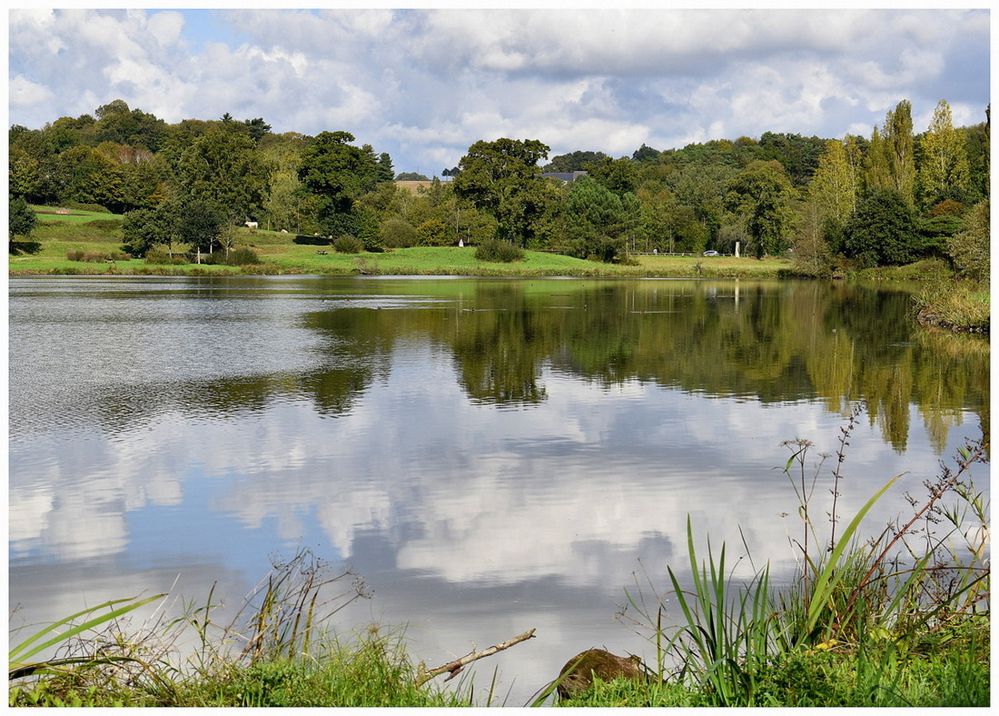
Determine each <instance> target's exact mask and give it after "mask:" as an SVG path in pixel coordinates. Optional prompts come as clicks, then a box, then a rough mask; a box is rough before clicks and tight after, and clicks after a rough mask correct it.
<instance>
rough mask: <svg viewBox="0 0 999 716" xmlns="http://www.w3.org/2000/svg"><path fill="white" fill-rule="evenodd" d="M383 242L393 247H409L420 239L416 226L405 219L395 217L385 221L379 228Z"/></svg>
mask: <svg viewBox="0 0 999 716" xmlns="http://www.w3.org/2000/svg"><path fill="white" fill-rule="evenodd" d="M379 233H380V234H381V237H382V243H383V244H384V245H385V246H386V247H388V248H392V249H408V248H409V247H410V246H416V243H417V242H418V241H419V240H420V236H419V234H418V233H417V232H416V227H415V226H413V225H412V224H410V223H409V222H408V221H406V220H405V219H400V218H398V217H393V218H391V219H388V220H386V221H384V222H383V223H382V225H381V227H380V228H379Z"/></svg>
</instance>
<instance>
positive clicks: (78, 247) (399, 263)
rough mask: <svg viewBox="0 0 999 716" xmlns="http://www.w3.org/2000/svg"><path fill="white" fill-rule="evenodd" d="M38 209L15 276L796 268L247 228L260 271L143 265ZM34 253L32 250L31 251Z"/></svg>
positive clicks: (734, 274) (112, 222)
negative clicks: (338, 241) (322, 240)
mask: <svg viewBox="0 0 999 716" xmlns="http://www.w3.org/2000/svg"><path fill="white" fill-rule="evenodd" d="M34 209H35V210H36V211H37V212H38V225H37V227H36V229H35V231H34V234H33V235H32V242H33V243H34V244H36V246H32V247H28V246H25V247H23V248H24V249H25V250H23V251H19V253H17V254H16V255H11V256H10V257H9V271H10V274H11V275H32V274H80V275H115V274H126V275H135V274H139V275H141V274H155V275H213V274H221V275H225V274H244V273H249V274H330V275H357V274H369V275H423V276H431V275H435V276H447V275H464V276H525V277H536V276H579V277H595V278H596V277H611V278H613V277H633V278H639V277H689V278H702V277H703V278H773V277H777V276H779V275H782V274H783V273H786V272H787V271H788V269H789V267H790V262H788V261H787V260H785V259H780V258H767V259H764V260H762V261H760V260H757V259H753V258H738V259H737V258H734V257H731V256H711V257H705V256H638V257H635V259H634V260H633V262H631V263H630V264H605V263H600V262H596V261H584V260H582V259H576V258H572V257H570V256H562V255H560V254H552V253H547V252H541V251H527V252H525V257H524V259H523V260H522V261H515V262H512V263H494V262H488V261H479V260H478V259H476V258H475V249H474V248H472V247H461V248H459V247H457V246H451V247H413V248H408V249H394V250H390V251H385V252H381V253H368V252H363V253H360V254H341V253H337V252H336V251H334V249H333V247H332V246H317V245H314V244H300V243H296V241H295V237H294V236H293V235H291V234H282V233H279V232H276V231H265V230H262V229H258V230H252V231H251V230H250V229H247V228H240V229H238V230H237V242H236V243H237V246H238V247H246V248H250V249H252V250H253V251H254V252H255V253H256V254H257V255H258V256H259V257H260V261H261V263H260V264H255V265H248V266H224V265H206V264H200V265H199V264H180V265H171V264H156V263H149V262H146V261H145V260H143V259H129V258H127V257H120V256H118V257H115V256H114V254H116V253H120V251H121V242H122V237H121V219H122V217H121V216H118V215H114V214H102V213H98V212H93V211H79V210H76V209H74V210H71V211H70V213H68V214H58V213H56V212H57V209H56V208H55V207H34ZM29 248H30V249H32V251H29V250H27V249H29ZM35 249H37V250H35ZM73 252H82V253H84V254H88V255H89V257H90V258H91V259H92V260H90V261H73V260H70V259H69V258H67V256H68V255H70V254H72V253H73Z"/></svg>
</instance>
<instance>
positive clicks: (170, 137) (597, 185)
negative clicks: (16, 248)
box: [9, 100, 989, 278]
mask: <svg viewBox="0 0 999 716" xmlns="http://www.w3.org/2000/svg"><path fill="white" fill-rule="evenodd" d="M9 152H10V170H9V172H10V195H11V199H12V201H13V200H19V201H23V202H28V203H35V204H67V203H75V204H78V205H79V204H83V205H88V204H89V205H99V206H100V207H103V208H106V209H108V210H110V211H113V212H116V213H124V214H125V217H126V218H125V222H124V226H123V231H124V235H125V248H126V250H128V251H129V252H130V253H132V254H134V255H136V256H141V255H144V254H145V252H146V251H148V250H149V249H150V248H152V247H154V246H163V247H165V248H166V249H167V250H169V251H173V250H174V249H175V248H176V249H178V250H179V249H180V247H182V246H184V245H186V246H188V247H191V248H192V250H193V249H198V250H202V251H212V250H213V249H214V248H216V247H225V248H228V247H229V246H230V245H231V244H232V242H233V236H234V233H233V228H234V227H236V226H240V225H242V224H243V223H244V222H247V221H251V222H257V224H258V225H259V226H260V227H262V228H270V229H272V230H283V231H287V232H289V233H295V234H299V235H306V236H321V237H328V238H329V239H330V240H334V239H337V238H340V237H345V236H346V237H351V238H352V239H353V240H355V241H356V242H358V243H359V244H361V245H363V247H364V248H365V249H366V250H369V251H379V250H384V249H386V248H395V247H406V246H414V245H428V246H441V245H455V244H457V243H458V242H459V241H463V242H465V243H471V244H481V243H484V242H488V241H503V242H508V243H511V244H514V245H516V246H517V247H520V248H528V249H540V250H548V251H555V252H560V253H565V254H569V255H573V256H578V257H580V258H593V259H599V260H602V261H621V260H627V257H628V256H629V255H630V254H634V253H641V252H648V253H651V252H653V251H656V252H663V253H700V252H702V251H704V250H706V249H715V250H717V251H720V252H721V253H732V252H733V251H734V249H735V246H736V243H737V242H738V244H739V246H740V247H741V249H742V251H743V252H744V253H750V254H753V255H756V256H758V257H762V256H765V255H784V254H786V253H787V252H788V251H789V250H790V251H791V252H792V253H793V255H794V256H795V257H796V258H797V260H798V262H799V264H800V265H801V266H802V267H803V268H805V269H807V270H809V271H812V272H815V273H823V272H827V271H830V270H833V269H835V267H836V266H837V265H838V264H843V265H848V266H858V265H859V266H870V265H884V264H898V263H907V262H910V261H912V260H915V259H918V258H920V257H923V256H933V255H939V256H944V257H947V258H949V259H950V260H952V261H953V262H954V264H955V265H956V266H957V267H958V269H960V270H962V271H964V272H966V273H968V274H970V275H973V276H975V277H977V278H981V277H982V275H983V272H987V250H986V254H985V255H986V258H985V261H984V265H985V266H984V268H983V266H982V264H983V262H982V260H981V243H982V240H983V235H982V232H983V231H984V232H985V235H984V241H985V246H986V248H987V243H988V241H987V238H988V237H987V230H988V196H989V180H988V175H989V162H988V152H989V122H988V110H986V121H985V122H982V123H980V124H977V125H973V126H970V127H954V126H953V120H952V115H951V110H950V107H949V105H948V104H947V102H946V101H944V100H941V101H940V102H939V104H938V105H937V107H936V109H935V111H934V115H933V120H932V122H931V124H930V127H929V128H928V130H927V131H926V132H923V133H920V134H914V133H913V128H912V110H911V106H910V103H909V102H908V101H906V100H902V101H901V102H899V103H898V104H897V105H896V106H895V107H894V108H893V109H892V110H891V111H889V112H888V113H887V115H886V117H885V121H884V123H883V125H880V126H875V127H874V128H873V131H872V133H871V135H870V137H869V138H867V137H861V136H854V135H847V136H845V137H843V138H842V139H823V138H820V137H815V136H812V137H805V136H801V135H798V134H788V133H774V132H765V133H764V134H763V135H762V136H761V137H760V138H759V139H758V140H757V139H752V138H749V137H740V138H738V139H735V140H713V141H709V142H703V143H697V144H690V145H688V146H686V147H683V148H681V149H667V150H663V151H660V150H656V149H654V148H652V147H648V146H646V145H644V144H643V145H642V146H641V147H639V148H638V149H636V150H635V151H634V152H633V153H632V155H631V156H626V157H620V158H612V157H610V156H608V155H606V154H604V153H602V152H595V151H575V152H571V153H568V154H563V155H558V156H554V157H551V158H550V160H549V152H550V148H549V147H548V146H547V145H546V144H544V143H543V142H542V141H540V140H537V139H527V140H517V139H509V138H501V139H497V140H495V141H477V142H475V143H474V144H472V145H471V146H470V147H469V148H468V151H467V153H466V154H465V155H464V156H463V157H462V158H461V160H460V161H459V163H458V165H457V166H455V167H453V168H447V169H446V170H445V171H443V172H442V174H443V175H444V176H445V177H447V178H448V179H450V181H445V182H440V181H438V180H436V179H435V180H434V181H433V182H432V184H431V185H430V186H429V187H426V188H425V189H422V190H420V191H419V192H416V193H413V192H410V191H405V190H402V189H400V188H399V187H397V186H396V185H395V184H394V183H393V180H394V179H397V178H398V179H410V178H415V177H418V176H421V175H414V174H412V173H404V174H400V175H399V176H398V177H396V176H395V174H394V169H393V166H392V160H391V157H390V156H389V155H388V154H387V153H385V152H381V153H377V152H376V151H375V149H374V148H373V147H372V146H371V145H370V144H361V145H360V146H358V143H357V141H356V139H355V137H354V135H352V134H351V133H349V132H346V131H324V132H320V133H319V134H317V135H315V136H309V135H304V134H299V133H296V132H286V133H283V134H276V133H273V132H272V131H271V127H270V125H268V124H267V123H266V122H265V120H264V119H263V118H259V117H258V118H252V119H245V120H242V121H240V120H237V119H234V118H233V117H231V116H230V115H229V114H226V115H224V116H223V117H221V118H220V119H218V120H198V119H186V120H183V121H180V122H178V123H175V124H168V123H167V122H165V121H163V120H162V119H159V118H157V117H155V116H154V115H152V114H149V113H146V112H143V111H141V110H139V109H131V108H129V106H128V105H127V104H126V103H125V102H124V101H122V100H115V101H113V102H110V103H109V104H106V105H103V106H101V107H98V108H97V110H96V111H95V113H94V115H89V114H84V115H81V116H80V117H76V118H73V117H61V118H59V119H57V120H55V121H54V122H52V123H50V124H47V125H45V126H44V127H43V128H41V129H36V130H32V129H28V128H26V127H23V126H18V125H14V126H13V127H11V129H10V132H9ZM579 170H582V171H585V172H587V174H586V176H584V177H582V178H579V179H577V180H576V181H574V182H571V183H569V184H563V183H562V182H559V181H555V180H550V179H546V178H544V177H543V176H542V174H543V173H546V172H572V171H579ZM12 215H13V210H12ZM985 275H987V274H985Z"/></svg>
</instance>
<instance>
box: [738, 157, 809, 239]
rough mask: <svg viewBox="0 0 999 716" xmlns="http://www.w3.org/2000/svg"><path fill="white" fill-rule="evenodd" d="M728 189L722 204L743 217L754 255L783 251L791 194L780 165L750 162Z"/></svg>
mask: <svg viewBox="0 0 999 716" xmlns="http://www.w3.org/2000/svg"><path fill="white" fill-rule="evenodd" d="M728 190H729V193H728V197H727V198H726V204H727V206H728V207H729V209H730V210H733V211H737V212H739V213H741V214H742V215H743V216H744V217H745V219H746V230H747V231H748V233H749V236H750V238H751V240H752V243H753V249H754V250H755V253H756V257H757V258H763V256H764V255H765V254H776V253H777V252H779V251H781V250H783V249H784V248H785V245H786V240H787V232H788V230H789V229H790V227H791V208H790V202H791V199H792V198H793V197H794V195H795V191H794V188H793V187H792V186H791V182H790V181H788V178H787V174H786V173H785V172H784V167H783V166H781V164H780V163H779V162H775V161H768V162H764V161H760V160H757V161H755V162H752V163H750V164H749V166H747V167H746V168H745V169H743V170H742V171H741V172H739V174H737V175H736V177H735V179H733V180H732V182H731V183H730V184H729V186H728Z"/></svg>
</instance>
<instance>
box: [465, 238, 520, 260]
mask: <svg viewBox="0 0 999 716" xmlns="http://www.w3.org/2000/svg"><path fill="white" fill-rule="evenodd" d="M475 258H476V259H478V260H479V261H495V262H502V263H510V262H511V261H520V260H521V259H522V258H524V252H523V251H522V250H521V248H520V247H519V246H514V245H513V244H511V243H510V242H509V241H504V240H502V239H488V240H486V241H483V242H482V243H481V244H479V246H478V247H477V248H476V249H475Z"/></svg>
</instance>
